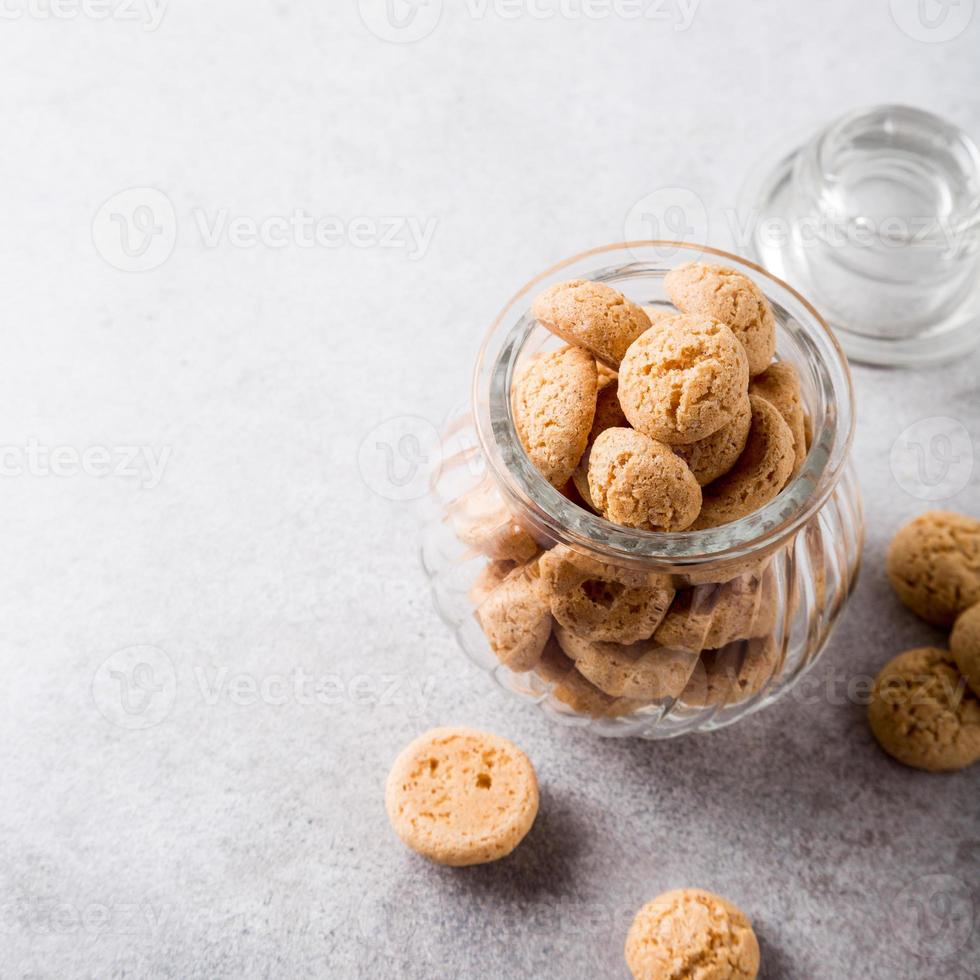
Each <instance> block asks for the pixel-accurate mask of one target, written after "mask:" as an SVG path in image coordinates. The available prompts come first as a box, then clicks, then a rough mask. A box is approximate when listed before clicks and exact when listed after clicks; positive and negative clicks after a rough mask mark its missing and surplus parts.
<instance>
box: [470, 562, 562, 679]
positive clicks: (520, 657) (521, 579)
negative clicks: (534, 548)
mask: <svg viewBox="0 0 980 980" xmlns="http://www.w3.org/2000/svg"><path fill="white" fill-rule="evenodd" d="M476 616H477V619H478V620H479V621H480V625H481V626H482V627H483V632H484V633H485V634H486V637H487V640H488V641H489V643H490V649H491V650H493V652H494V654H496V656H497V657H498V659H499V660H500V662H501V663H502V664H504V665H505V666H506V667H509V668H510V669H511V670H516V671H525V670H531V668H532V667H534V665H535V664H536V663H537V662H538V661H539V660H540V659H541V652H542V651H543V650H544V647H545V644H546V643H547V642H548V637H549V636H550V635H551V602H550V600H549V596H548V593H547V591H546V590H545V588H544V587H543V585H542V582H541V578H540V570H539V568H538V562H537V561H533V562H531V563H530V564H528V565H522V566H521V567H519V568H515V569H514V571H512V572H510V573H509V574H508V575H507V576H506V578H504V580H503V581H502V582H501V583H500V585H498V586H497V587H496V588H495V589H494V590H493V591H492V592H490V594H489V595H488V596H487V597H486V598H485V599H484V600H483V602H482V603H481V605H480V607H479V608H478V609H477V611H476Z"/></svg>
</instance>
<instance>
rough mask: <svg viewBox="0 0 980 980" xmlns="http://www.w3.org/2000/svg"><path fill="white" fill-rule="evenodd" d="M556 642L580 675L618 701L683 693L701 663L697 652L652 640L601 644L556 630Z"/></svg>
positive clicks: (640, 699) (557, 628) (558, 627)
mask: <svg viewBox="0 0 980 980" xmlns="http://www.w3.org/2000/svg"><path fill="white" fill-rule="evenodd" d="M555 639H557V640H558V644H559V646H560V647H561V649H562V651H563V652H564V653H565V655H566V656H567V657H568V658H569V659H571V660H573V661H574V662H575V666H576V668H577V669H578V671H579V673H580V674H582V675H583V676H584V677H585V678H586V679H587V680H589V681H591V682H592V683H593V684H595V686H596V687H598V688H599V690H600V691H603V692H604V693H606V694H608V695H610V696H611V697H616V698H628V699H630V700H635V701H648V702H649V701H659V700H662V699H664V698H676V697H677V696H678V695H679V694H680V693H681V691H683V690H684V688H685V686H686V685H687V682H688V680H689V679H690V677H691V674H692V672H693V671H694V668H695V665H696V664H697V662H698V655H697V652H696V651H691V650H673V649H669V648H666V647H662V646H660V645H659V644H657V643H655V642H652V641H650V640H641V641H639V642H638V643H630V644H626V645H624V644H621V643H602V642H596V641H590V640H586V639H584V638H583V637H581V636H577V635H576V634H575V633H573V632H571V630H568V629H566V628H565V627H564V626H561V625H558V626H556V627H555Z"/></svg>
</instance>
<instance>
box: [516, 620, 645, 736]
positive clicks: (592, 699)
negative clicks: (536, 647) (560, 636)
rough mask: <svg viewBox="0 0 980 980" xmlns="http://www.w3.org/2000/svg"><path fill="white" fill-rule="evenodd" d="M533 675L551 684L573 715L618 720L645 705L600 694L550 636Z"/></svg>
mask: <svg viewBox="0 0 980 980" xmlns="http://www.w3.org/2000/svg"><path fill="white" fill-rule="evenodd" d="M535 673H536V674H537V675H538V677H540V678H541V679H542V680H543V681H546V682H547V683H548V684H551V685H552V689H551V693H552V695H553V696H554V697H555V698H556V699H557V700H558V701H560V702H561V703H562V704H564V705H565V706H566V707H568V708H571V710H572V711H574V712H575V713H576V714H580V715H588V716H589V717H590V718H620V717H622V716H624V715H631V714H634V713H635V712H636V711H639V710H640V708H645V707H647V706H648V705H649V701H634V700H631V699H629V698H615V697H612V696H610V695H609V694H606V693H605V692H604V691H600V690H599V688H597V687H596V686H595V684H593V683H591V682H590V681H588V680H586V679H585V677H583V676H582V674H580V673H579V672H578V670H576V668H575V663H574V662H573V661H572V660H571V659H570V658H569V657H567V656H566V655H565V654H564V653H563V652H562V649H561V647H560V646H559V645H558V641H557V640H556V639H555V638H554V637H552V638H551V639H550V640H549V641H548V645H547V647H545V651H544V653H543V654H542V656H541V663H539V664H538V666H537V668H536V670H535Z"/></svg>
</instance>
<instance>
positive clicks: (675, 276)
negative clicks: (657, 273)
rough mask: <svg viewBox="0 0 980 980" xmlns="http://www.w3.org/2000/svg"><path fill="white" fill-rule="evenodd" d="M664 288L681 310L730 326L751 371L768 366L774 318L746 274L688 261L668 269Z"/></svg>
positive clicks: (773, 342)
mask: <svg viewBox="0 0 980 980" xmlns="http://www.w3.org/2000/svg"><path fill="white" fill-rule="evenodd" d="M664 289H665V290H666V291H667V295H668V296H669V297H670V301H671V302H672V303H673V304H674V306H676V307H677V308H678V309H679V310H681V311H683V312H684V313H694V314H699V315H701V316H709V317H712V318H714V319H715V320H720V321H721V322H722V323H724V324H727V325H728V326H729V327H731V329H732V331H733V332H734V334H735V336H736V337H738V339H739V341H740V342H741V343H742V345H743V347H744V348H745V353H746V354H747V356H748V360H749V372H750V373H751V374H761V373H762V372H763V371H765V370H766V368H767V367H769V363H770V362H771V361H772V358H773V355H774V354H775V353H776V318H775V316H774V315H773V312H772V307H771V306H770V305H769V300H767V299H766V297H765V295H764V294H763V292H762V290H761V289H759V287H758V286H757V285H756V284H755V283H754V282H753V281H752V280H751V279H749V278H748V277H747V276H743V275H742V273H740V272H738V271H737V270H735V269H731V268H729V267H728V266H723V265H708V264H706V263H703V262H688V263H687V264H685V265H680V266H678V267H677V268H676V269H671V270H670V272H668V273H667V275H666V276H665V277H664Z"/></svg>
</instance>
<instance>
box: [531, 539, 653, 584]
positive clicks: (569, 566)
mask: <svg viewBox="0 0 980 980" xmlns="http://www.w3.org/2000/svg"><path fill="white" fill-rule="evenodd" d="M538 568H539V571H540V575H541V581H542V583H543V584H544V586H545V588H546V589H547V590H548V592H549V593H550V594H552V595H555V594H559V593H562V592H567V591H568V590H569V589H574V588H577V587H578V586H579V585H581V584H582V583H583V582H585V581H587V580H589V579H593V580H595V581H598V582H619V583H620V584H621V585H625V586H627V587H628V588H631V589H637V588H660V589H666V588H670V587H671V576H669V575H661V574H659V573H657V572H652V571H650V570H649V569H646V568H642V567H640V568H635V567H632V566H628V565H614V564H612V563H610V562H607V561H603V560H602V559H600V558H598V557H597V556H594V555H591V554H585V553H583V552H581V551H576V550H575V549H574V548H570V547H569V546H568V545H566V544H558V545H555V547H554V548H552V549H551V550H550V551H546V552H545V553H544V554H543V555H542V556H541V558H540V559H539V561H538Z"/></svg>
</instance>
